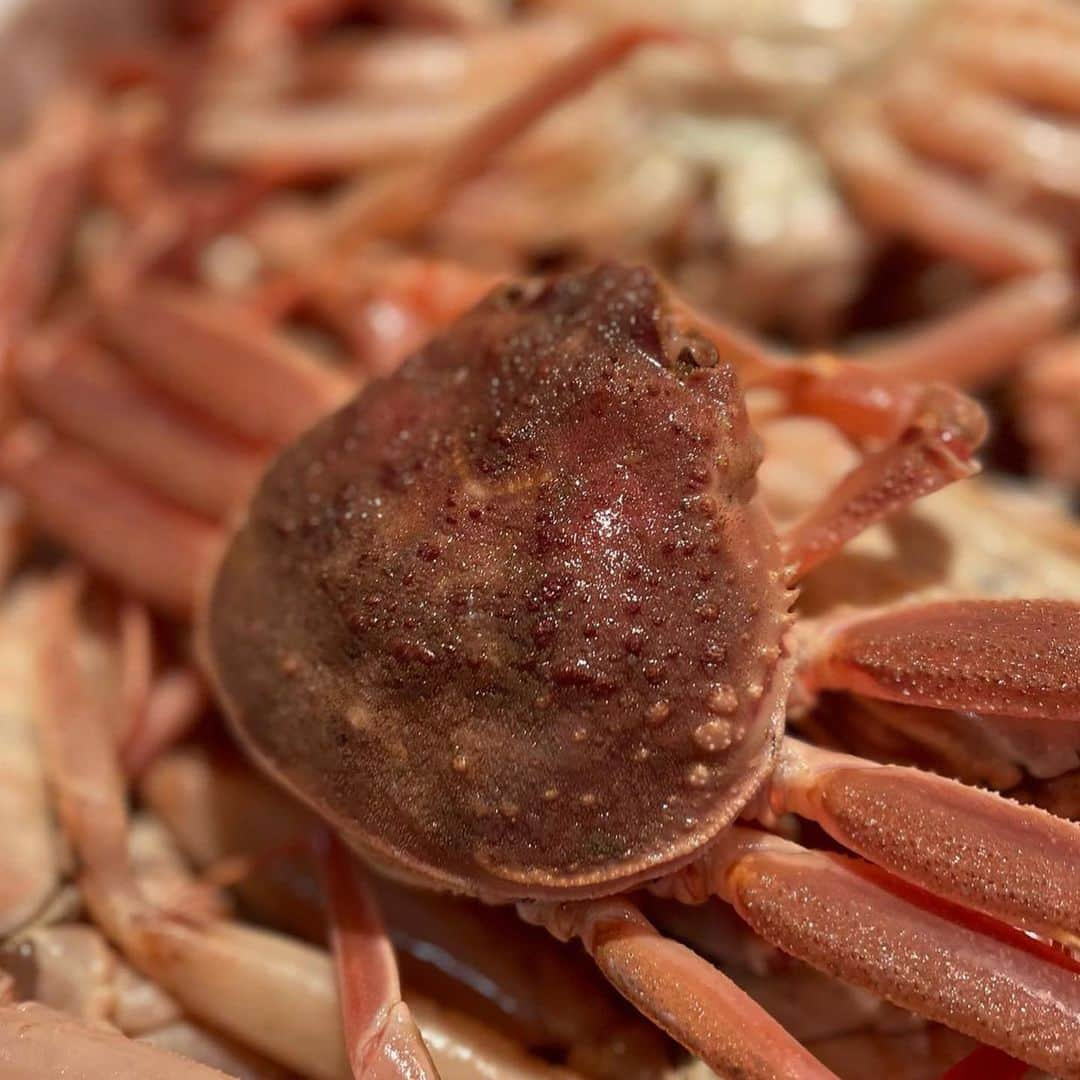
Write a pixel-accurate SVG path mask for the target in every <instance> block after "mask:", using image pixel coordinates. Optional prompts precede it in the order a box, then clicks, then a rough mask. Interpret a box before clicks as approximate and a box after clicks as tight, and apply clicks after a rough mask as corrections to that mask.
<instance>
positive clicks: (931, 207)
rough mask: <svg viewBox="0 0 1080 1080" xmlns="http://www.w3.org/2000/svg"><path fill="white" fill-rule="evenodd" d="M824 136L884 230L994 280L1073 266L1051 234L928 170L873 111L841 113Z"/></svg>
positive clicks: (861, 204)
mask: <svg viewBox="0 0 1080 1080" xmlns="http://www.w3.org/2000/svg"><path fill="white" fill-rule="evenodd" d="M820 135H821V140H820V141H821V146H822V148H823V150H824V152H825V156H826V158H827V159H828V161H829V163H830V164H831V165H832V167H833V168H834V169H835V170H836V172H837V174H838V175H839V177H840V180H841V182H842V183H843V184H844V186H845V187H846V188H847V190H848V193H849V194H850V196H851V198H852V200H853V201H854V203H855V204H856V206H857V207H858V208H859V209H860V211H861V213H862V215H863V216H864V217H865V218H866V219H867V220H868V221H869V222H871V223H872V224H874V225H877V226H878V227H879V228H881V229H885V230H887V231H889V232H892V233H897V234H900V235H903V236H908V237H912V238H914V239H915V240H918V241H919V242H920V243H921V244H923V245H924V246H926V247H928V248H929V249H930V250H932V251H936V252H939V253H941V254H943V255H947V256H950V257H952V258H955V259H958V260H959V261H960V262H962V263H965V264H966V265H968V266H970V267H971V268H972V269H973V270H975V271H976V272H978V273H980V274H984V275H986V276H987V277H1008V276H1011V275H1015V274H1027V273H1031V272H1032V271H1035V270H1045V269H1048V268H1051V267H1055V266H1061V265H1063V264H1064V263H1065V261H1066V255H1065V251H1064V249H1063V247H1062V245H1061V243H1060V242H1059V241H1058V239H1057V238H1056V237H1055V236H1054V234H1053V233H1052V232H1051V231H1050V230H1049V229H1046V228H1044V227H1043V226H1042V225H1039V224H1037V223H1036V222H1034V221H1027V220H1023V219H1021V218H1018V217H1015V216H1013V215H1011V214H1010V213H1009V212H1007V211H1006V210H1005V209H1003V208H1002V207H999V206H998V205H997V204H995V203H994V202H992V201H991V200H990V199H989V198H988V197H987V196H985V195H983V194H982V193H981V192H979V191H978V189H976V188H974V187H971V186H969V185H966V184H964V183H962V182H961V181H958V180H955V179H953V178H952V177H951V176H949V175H948V174H947V173H945V172H941V171H939V170H936V169H934V168H931V167H929V166H926V165H923V164H921V163H920V162H919V161H918V160H916V159H915V158H914V157H912V156H911V155H909V154H908V152H907V151H906V150H905V149H904V147H902V146H901V145H900V144H899V143H898V142H897V141H896V140H895V139H894V138H893V137H892V135H891V134H890V133H889V131H888V130H887V128H886V127H885V125H884V124H883V123H882V122H881V119H880V117H878V116H877V115H875V114H874V113H873V112H871V111H867V110H860V109H846V110H838V111H837V113H836V115H830V116H829V117H828V119H827V120H826V121H824V122H823V123H822V126H821V132H820Z"/></svg>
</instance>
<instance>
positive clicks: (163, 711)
mask: <svg viewBox="0 0 1080 1080" xmlns="http://www.w3.org/2000/svg"><path fill="white" fill-rule="evenodd" d="M206 703H207V699H206V687H205V685H204V684H203V681H202V680H201V679H200V678H199V677H198V675H197V674H196V673H195V672H194V671H192V670H191V669H190V668H183V667H178V668H172V669H170V670H168V671H165V672H163V673H162V674H161V675H160V676H159V677H158V678H157V679H156V680H155V681H154V682H153V684H152V685H151V686H150V690H149V694H148V695H147V699H146V708H145V709H144V711H143V715H142V716H141V718H140V721H139V723H138V725H137V726H136V727H135V728H134V729H133V730H132V731H131V732H129V733H128V737H127V738H126V739H125V740H124V742H123V743H122V744H121V746H120V756H121V760H122V762H123V766H124V771H125V772H126V773H127V774H128V775H129V776H138V775H139V774H140V773H142V772H143V771H144V770H145V769H146V768H147V767H148V766H149V765H150V764H151V763H152V762H153V761H155V760H156V759H157V758H158V757H160V756H161V754H162V753H163V752H164V751H165V750H167V749H168V748H169V747H171V746H172V745H174V744H175V743H176V742H178V741H179V740H180V738H181V737H182V736H183V735H185V734H186V733H187V732H188V731H189V730H190V729H191V726H192V725H193V724H194V723H195V721H196V720H197V719H198V717H199V714H200V713H201V712H202V711H203V709H205V707H206Z"/></svg>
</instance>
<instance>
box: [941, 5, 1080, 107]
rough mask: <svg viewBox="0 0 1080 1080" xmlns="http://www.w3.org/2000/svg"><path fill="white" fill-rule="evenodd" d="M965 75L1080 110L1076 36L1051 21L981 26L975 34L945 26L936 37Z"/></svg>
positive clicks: (1049, 103)
mask: <svg viewBox="0 0 1080 1080" xmlns="http://www.w3.org/2000/svg"><path fill="white" fill-rule="evenodd" d="M934 44H935V47H936V48H937V49H939V50H940V52H941V53H942V54H943V55H944V56H946V57H947V58H948V59H949V60H950V61H951V62H952V63H953V65H955V66H956V67H958V68H959V69H960V70H961V72H962V73H963V74H964V75H967V76H969V77H972V78H975V79H977V80H978V81H979V82H981V83H983V84H984V85H986V86H988V87H990V88H992V89H994V90H997V91H1000V92H1002V93H1005V94H1008V95H1010V96H1012V97H1015V98H1018V99H1020V100H1021V101H1026V102H1029V103H1030V104H1032V105H1038V106H1043V107H1047V108H1050V109H1054V110H1059V111H1061V112H1072V113H1076V112H1080V71H1078V70H1077V67H1076V37H1075V35H1071V34H1063V33H1061V31H1060V29H1058V28H1055V27H1028V28H1026V29H1024V30H1020V31H1018V29H1017V28H1016V27H1015V26H1009V25H1007V24H1005V25H1000V26H994V25H991V26H982V27H980V28H979V32H978V33H976V34H972V33H969V32H968V31H967V30H966V29H962V30H961V29H956V28H949V29H948V30H947V31H942V32H940V33H939V35H938V36H937V39H936V40H935V42H934Z"/></svg>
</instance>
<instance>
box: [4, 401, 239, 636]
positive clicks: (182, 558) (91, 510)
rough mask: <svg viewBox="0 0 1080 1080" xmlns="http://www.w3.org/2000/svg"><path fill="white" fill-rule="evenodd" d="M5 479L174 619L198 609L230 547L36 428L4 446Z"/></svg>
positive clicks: (48, 524)
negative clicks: (224, 549)
mask: <svg viewBox="0 0 1080 1080" xmlns="http://www.w3.org/2000/svg"><path fill="white" fill-rule="evenodd" d="M0 478H3V480H4V481H5V482H6V483H7V484H9V485H10V486H11V487H13V488H15V490H16V491H18V492H19V493H20V494H21V495H22V496H23V497H24V498H25V499H26V501H27V503H28V504H29V506H30V507H31V510H32V512H33V514H34V517H35V518H36V519H37V520H38V521H40V522H41V524H42V525H43V527H44V528H45V529H47V530H48V531H49V532H50V533H51V534H52V535H53V536H55V537H57V538H58V539H59V540H61V541H63V542H64V543H66V544H67V545H68V546H70V547H71V548H72V550H74V551H76V552H78V554H79V555H80V556H81V557H83V558H84V559H86V561H87V562H89V563H90V564H91V565H92V566H94V567H95V568H96V569H98V570H101V571H103V572H104V573H106V574H107V575H109V576H110V577H111V578H113V579H114V580H117V581H120V582H122V583H123V584H124V585H126V586H128V587H129V588H131V589H132V590H134V591H135V592H136V593H137V594H138V595H140V596H144V597H146V598H147V599H148V600H149V601H151V602H152V603H153V604H154V605H156V606H157V607H159V608H161V609H162V610H164V611H167V612H169V613H171V614H174V615H180V616H185V617H186V616H190V615H191V614H192V613H193V612H194V611H195V610H196V606H197V603H198V600H199V596H200V588H201V587H202V586H203V585H204V584H206V583H208V582H209V580H210V575H211V573H212V572H213V569H214V567H215V566H216V565H217V560H218V557H219V555H220V552H221V548H222V546H223V545H224V542H225V535H224V533H223V532H222V531H221V530H220V529H218V528H216V527H215V526H213V525H211V524H209V523H208V522H206V521H204V520H203V519H201V518H197V517H195V516H193V515H192V514H190V513H188V512H187V511H186V510H182V509H181V508H179V507H176V506H172V505H171V504H169V503H167V502H164V501H163V500H161V499H160V498H158V497H157V496H155V495H153V494H151V493H150V492H147V491H145V490H143V489H142V488H139V487H136V486H135V485H134V484H132V483H131V481H129V480H128V479H127V478H126V477H124V476H122V475H121V474H119V473H117V472H116V471H115V470H114V469H112V468H111V467H110V466H108V465H107V464H105V463H104V462H102V461H101V460H100V458H99V457H98V456H97V455H96V454H94V453H92V452H89V451H85V450H82V449H80V448H79V447H77V446H75V445H74V444H72V443H70V442H67V441H66V440H63V439H61V438H59V437H57V436H55V435H52V434H51V433H50V432H49V431H48V430H47V429H45V428H43V427H42V426H41V425H39V424H35V423H32V422H31V423H24V424H22V425H20V426H19V427H18V428H16V429H15V430H14V431H12V432H11V433H9V434H8V435H7V436H6V437H5V438H4V440H3V441H2V442H0Z"/></svg>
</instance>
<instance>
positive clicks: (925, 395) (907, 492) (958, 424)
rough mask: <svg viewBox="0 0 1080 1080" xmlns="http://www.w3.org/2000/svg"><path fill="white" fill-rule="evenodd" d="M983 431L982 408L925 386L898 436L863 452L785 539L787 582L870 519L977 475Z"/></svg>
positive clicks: (955, 393)
mask: <svg viewBox="0 0 1080 1080" xmlns="http://www.w3.org/2000/svg"><path fill="white" fill-rule="evenodd" d="M985 432H986V420H985V417H984V416H983V415H982V412H981V410H980V409H979V408H978V406H977V405H975V404H974V403H973V402H972V401H970V399H968V398H967V397H965V396H964V395H963V394H961V393H959V392H958V391H955V390H952V389H950V388H948V387H944V386H931V387H929V388H926V389H923V390H922V391H921V392H920V393H919V396H918V397H917V398H916V399H915V403H914V405H913V407H912V408H911V415H910V419H909V420H908V422H907V425H906V427H905V428H904V429H903V430H902V431H901V432H900V433H899V435H898V436H897V437H896V439H895V440H894V441H893V442H891V443H890V444H889V445H888V446H886V447H885V449H883V450H879V451H877V452H871V453H868V454H866V455H865V456H864V457H863V458H862V460H861V461H860V462H859V463H858V464H857V465H856V466H855V467H854V468H853V469H852V470H851V472H850V473H848V474H847V476H845V477H844V478H843V479H842V480H841V481H840V482H839V484H837V486H836V487H835V488H834V489H833V490H832V491H831V492H830V493H829V494H828V495H827V496H826V497H825V498H824V499H823V500H822V501H821V503H820V504H819V505H818V506H816V507H815V508H814V509H813V510H812V511H811V512H810V513H809V514H808V515H807V516H806V517H805V518H803V519H802V520H801V521H799V522H797V523H796V524H795V525H794V526H793V527H792V528H791V529H790V530H789V531H788V532H787V534H786V535H785V536H784V537H783V547H784V554H785V558H786V561H787V565H788V568H789V573H790V574H791V577H792V580H798V579H799V578H800V577H802V576H803V575H805V574H806V573H807V572H808V571H809V570H811V569H813V567H815V566H816V565H817V564H818V563H820V562H822V561H823V560H824V559H827V558H828V557H829V556H830V555H832V554H833V553H835V552H836V551H838V550H839V549H840V548H841V547H843V545H844V544H846V543H847V541H848V540H850V539H851V538H852V537H853V536H855V535H856V534H858V533H860V532H862V531H863V530H864V529H866V528H868V527H869V526H870V525H872V524H874V523H875V522H877V521H881V520H882V519H883V518H885V517H888V516H890V515H891V514H893V513H895V512H896V511H897V510H899V509H902V508H903V507H905V506H908V505H910V504H911V503H913V502H915V500H916V499H920V498H922V496H924V495H929V494H930V493H931V492H933V491H937V490H938V489H940V488H942V487H944V486H945V485H946V484H951V483H952V482H953V481H955V480H961V479H963V478H964V477H966V476H971V475H973V474H974V473H975V472H977V471H978V466H977V465H976V464H975V462H974V461H973V460H972V453H973V452H974V450H975V449H976V447H977V446H978V445H979V443H981V442H982V440H983V438H984V436H985Z"/></svg>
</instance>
